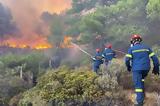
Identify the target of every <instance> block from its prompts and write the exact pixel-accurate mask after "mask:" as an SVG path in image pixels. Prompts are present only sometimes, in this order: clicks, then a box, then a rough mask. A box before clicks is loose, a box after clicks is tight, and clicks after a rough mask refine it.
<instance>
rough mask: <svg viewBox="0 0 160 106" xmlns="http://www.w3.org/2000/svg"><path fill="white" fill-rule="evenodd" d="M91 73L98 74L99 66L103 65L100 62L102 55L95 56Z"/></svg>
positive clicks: (98, 53) (101, 61)
mask: <svg viewBox="0 0 160 106" xmlns="http://www.w3.org/2000/svg"><path fill="white" fill-rule="evenodd" d="M93 61H94V63H93V71H94V72H96V73H97V72H98V70H99V68H100V65H101V64H103V60H102V53H100V52H97V53H96V55H95V56H94V58H93Z"/></svg>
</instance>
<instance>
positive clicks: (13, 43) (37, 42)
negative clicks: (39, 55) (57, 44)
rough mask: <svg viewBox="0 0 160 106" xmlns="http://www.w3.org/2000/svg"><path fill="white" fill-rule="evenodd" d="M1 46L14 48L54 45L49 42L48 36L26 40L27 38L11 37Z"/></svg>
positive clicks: (44, 47)
mask: <svg viewBox="0 0 160 106" xmlns="http://www.w3.org/2000/svg"><path fill="white" fill-rule="evenodd" d="M1 46H8V47H12V48H31V49H37V50H41V49H48V48H52V47H53V46H52V45H51V44H49V43H48V42H47V39H46V38H43V37H42V38H41V37H39V38H37V39H32V40H26V38H19V39H18V38H10V39H7V40H4V41H2V42H1Z"/></svg>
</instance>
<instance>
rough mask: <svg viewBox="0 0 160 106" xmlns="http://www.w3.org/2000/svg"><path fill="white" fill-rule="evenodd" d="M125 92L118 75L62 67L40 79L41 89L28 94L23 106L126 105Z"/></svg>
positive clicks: (87, 69) (25, 96)
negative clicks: (52, 103) (50, 105)
mask: <svg viewBox="0 0 160 106" xmlns="http://www.w3.org/2000/svg"><path fill="white" fill-rule="evenodd" d="M115 73H116V72H115ZM121 90H122V89H121V87H119V85H118V82H117V76H116V74H113V75H112V76H111V75H109V74H104V75H101V76H98V75H96V74H95V73H94V72H92V71H90V69H89V68H86V67H84V68H77V69H75V70H71V69H69V68H68V67H61V68H59V69H57V70H51V71H48V72H47V73H46V74H45V75H43V76H42V77H40V78H39V80H38V84H37V86H36V87H35V88H33V89H31V90H29V91H27V92H25V93H24V94H23V99H21V100H20V102H19V104H20V105H23V104H25V103H29V102H32V103H33V105H35V104H36V102H37V101H39V102H40V103H44V104H45V103H48V102H49V101H52V100H54V101H56V103H57V104H61V103H62V104H65V105H67V106H70V105H71V104H72V105H73V104H74V105H75V104H76V105H82V104H84V103H92V104H97V105H102V106H103V105H104V104H103V103H106V102H107V103H109V104H113V103H118V102H117V101H119V102H120V101H123V102H124V100H123V99H122V98H124V94H123V93H122V92H121ZM35 97H36V98H35ZM126 100H127V99H126ZM35 106H38V105H35ZM123 106H124V104H123Z"/></svg>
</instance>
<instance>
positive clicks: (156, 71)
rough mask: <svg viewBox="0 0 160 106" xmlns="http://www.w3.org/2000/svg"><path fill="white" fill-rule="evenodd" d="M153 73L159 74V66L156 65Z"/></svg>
mask: <svg viewBox="0 0 160 106" xmlns="http://www.w3.org/2000/svg"><path fill="white" fill-rule="evenodd" d="M152 73H153V74H154V75H159V67H154V68H153V71H152Z"/></svg>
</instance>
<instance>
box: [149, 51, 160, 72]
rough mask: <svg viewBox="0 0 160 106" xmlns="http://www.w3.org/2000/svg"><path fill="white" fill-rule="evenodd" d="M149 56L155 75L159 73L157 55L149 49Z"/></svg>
mask: <svg viewBox="0 0 160 106" xmlns="http://www.w3.org/2000/svg"><path fill="white" fill-rule="evenodd" d="M149 57H150V58H151V59H152V61H153V66H154V67H153V73H154V74H155V75H156V74H158V75H159V60H158V57H157V56H156V55H155V53H154V52H153V51H152V50H151V49H149Z"/></svg>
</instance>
